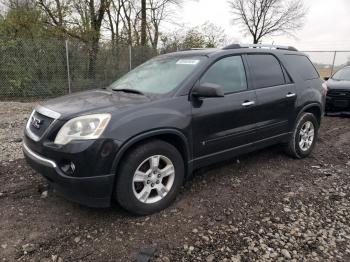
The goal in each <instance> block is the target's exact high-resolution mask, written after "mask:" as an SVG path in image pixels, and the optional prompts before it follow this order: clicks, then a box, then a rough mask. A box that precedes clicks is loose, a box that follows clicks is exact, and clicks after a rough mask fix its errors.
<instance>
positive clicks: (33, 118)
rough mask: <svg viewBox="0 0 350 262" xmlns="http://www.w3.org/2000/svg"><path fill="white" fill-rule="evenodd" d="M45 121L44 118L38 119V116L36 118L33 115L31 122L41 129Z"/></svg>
mask: <svg viewBox="0 0 350 262" xmlns="http://www.w3.org/2000/svg"><path fill="white" fill-rule="evenodd" d="M42 123H43V120H40V119H38V118H36V117H34V116H33V117H32V122H31V124H32V126H34V127H35V128H37V129H39V128H40V125H41V124H42Z"/></svg>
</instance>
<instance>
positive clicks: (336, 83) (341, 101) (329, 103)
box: [325, 66, 350, 115]
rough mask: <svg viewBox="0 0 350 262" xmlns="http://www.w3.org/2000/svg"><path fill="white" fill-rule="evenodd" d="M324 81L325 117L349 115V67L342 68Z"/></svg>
mask: <svg viewBox="0 0 350 262" xmlns="http://www.w3.org/2000/svg"><path fill="white" fill-rule="evenodd" d="M325 80H327V82H326V85H327V88H328V92H327V100H326V113H327V115H350V66H346V67H343V68H342V69H340V70H339V71H337V72H336V73H335V74H334V75H333V76H331V77H330V78H326V79H325Z"/></svg>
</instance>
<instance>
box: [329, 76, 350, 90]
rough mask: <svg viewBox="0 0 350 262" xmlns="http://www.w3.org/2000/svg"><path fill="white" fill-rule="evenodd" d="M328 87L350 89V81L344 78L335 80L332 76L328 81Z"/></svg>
mask: <svg viewBox="0 0 350 262" xmlns="http://www.w3.org/2000/svg"><path fill="white" fill-rule="evenodd" d="M327 86H328V88H329V89H330V90H331V89H341V90H350V81H343V80H339V81H338V80H334V79H332V78H330V79H329V80H328V81H327Z"/></svg>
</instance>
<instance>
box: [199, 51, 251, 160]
mask: <svg viewBox="0 0 350 262" xmlns="http://www.w3.org/2000/svg"><path fill="white" fill-rule="evenodd" d="M200 83H213V84H217V85H220V86H221V87H223V88H224V91H225V96H224V97H215V98H203V99H201V100H200V101H197V102H195V101H193V104H192V105H193V108H192V119H193V120H192V121H193V123H192V127H193V129H192V135H193V154H194V158H195V160H196V159H197V160H200V159H202V160H204V159H205V158H206V157H209V156H213V155H220V154H225V153H228V154H229V152H230V150H231V149H232V148H235V147H240V146H243V145H246V144H249V143H251V142H253V141H254V140H255V138H254V128H255V122H256V95H255V91H254V90H250V89H249V88H248V84H247V78H246V71H245V66H244V63H243V60H242V57H241V56H239V55H237V56H229V57H225V58H222V59H220V60H218V61H216V62H215V63H214V64H213V65H212V66H211V67H210V68H209V69H208V70H207V71H206V73H205V74H204V75H203V77H202V78H201V79H200Z"/></svg>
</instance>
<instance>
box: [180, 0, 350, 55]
mask: <svg viewBox="0 0 350 262" xmlns="http://www.w3.org/2000/svg"><path fill="white" fill-rule="evenodd" d="M304 2H305V6H306V7H307V8H309V12H308V15H307V19H306V23H305V26H304V28H303V29H302V30H300V31H298V32H297V33H296V37H297V38H296V39H293V38H290V37H286V36H275V37H272V38H265V39H263V43H272V42H273V41H274V43H275V44H280V45H282V44H283V45H294V46H296V47H297V48H299V49H302V50H335V49H337V50H344V49H345V50H350V34H349V33H350V17H349V15H350V0H304ZM181 20H183V21H184V23H185V24H186V25H188V26H196V25H200V24H203V23H204V22H205V21H210V22H212V23H214V24H216V25H219V26H221V27H222V28H224V29H225V31H226V34H227V35H228V36H229V37H230V38H232V39H236V40H238V41H240V42H244V43H251V42H252V40H251V38H250V37H245V38H244V37H243V34H242V33H241V32H240V29H239V28H238V27H237V26H235V25H232V16H231V15H230V9H229V5H228V3H227V0H197V1H184V5H183V12H182V13H181Z"/></svg>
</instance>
